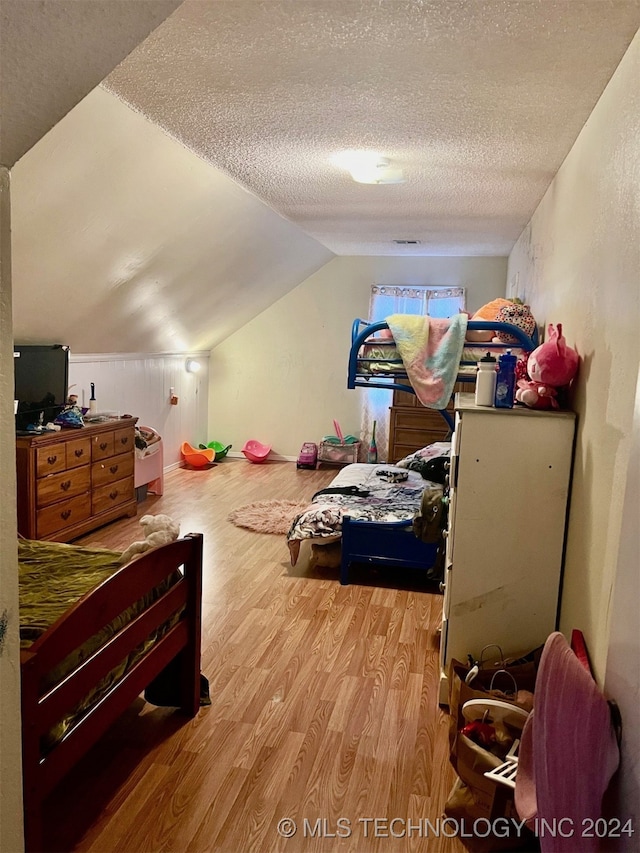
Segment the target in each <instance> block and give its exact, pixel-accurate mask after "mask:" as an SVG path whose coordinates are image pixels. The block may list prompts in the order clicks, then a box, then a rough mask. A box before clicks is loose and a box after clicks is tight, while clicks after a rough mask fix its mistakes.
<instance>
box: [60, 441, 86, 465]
mask: <svg viewBox="0 0 640 853" xmlns="http://www.w3.org/2000/svg"><path fill="white" fill-rule="evenodd" d="M66 458H67V468H77V467H78V466H79V465H87V464H88V463H89V462H90V461H91V439H90V438H74V439H72V440H71V441H67V447H66Z"/></svg>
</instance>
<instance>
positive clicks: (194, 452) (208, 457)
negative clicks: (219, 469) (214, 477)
mask: <svg viewBox="0 0 640 853" xmlns="http://www.w3.org/2000/svg"><path fill="white" fill-rule="evenodd" d="M180 453H182V458H183V459H184V461H185V462H186V463H187V465H191V466H192V467H193V468H204V467H205V466H206V465H212V464H213V462H214V460H215V458H216V452H215V450H212V449H211V448H210V447H205V449H204V450H200V448H198V447H194V446H193V445H192V444H189V442H188V441H183V442H182V444H181V446H180Z"/></svg>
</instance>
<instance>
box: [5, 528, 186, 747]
mask: <svg viewBox="0 0 640 853" xmlns="http://www.w3.org/2000/svg"><path fill="white" fill-rule="evenodd" d="M121 556H122V555H121V553H120V552H119V551H109V550H107V549H102V548H83V547H80V546H75V545H66V544H62V543H59V542H44V541H31V540H19V542H18V571H19V603H20V646H21V648H23V649H24V648H27V649H28V648H29V647H30V646H31V645H32V644H33V643H34V642H35V641H36V640H37V639H38V637H40V636H41V635H42V634H43V633H44V632H45V631H46V630H47V628H49V627H51V625H53V624H54V623H55V622H56V621H57V620H58V619H59V618H60V617H61V616H62V615H63V614H64V613H65V612H66V611H67V610H69V608H70V607H72V605H74V604H75V603H76V602H77V601H78V600H79V599H80V598H82V596H83V595H85V594H86V593H87V592H90V591H91V590H92V589H93V588H95V587H96V586H98V585H99V584H100V583H102V582H103V581H105V580H107V579H108V578H109V577H111V575H113V574H114V573H115V572H116V571H118V569H120V568H122V563H121ZM179 578H180V574H179V573H178V572H177V571H176V573H175V577H174V578H173V579H171V580H167V581H165V582H164V583H163V584H160V585H159V586H158V587H155V588H154V589H153V590H151V591H150V592H149V593H148V594H147V595H145V596H143V597H142V598H140V599H139V600H138V601H136V602H135V603H134V604H133V605H131V607H128V608H127V609H126V610H124V611H123V612H122V613H121V614H120V615H119V616H117V617H116V618H115V619H114V620H113V621H112V622H110V623H109V624H108V625H106V626H105V627H104V628H102V629H101V630H99V631H97V632H96V633H95V634H94V635H93V636H92V637H91V638H90V639H89V640H87V641H86V642H85V643H83V644H82V645H81V646H79V647H78V648H77V649H75V650H74V651H73V652H71V654H69V655H68V656H67V657H66V658H65V659H64V660H63V661H62V662H61V663H60V664H59V665H57V666H56V667H55V668H54V669H52V670H51V672H50V673H48V675H47V677H46V678H45V679H44V681H43V683H42V684H41V690H43V691H44V690H48V689H51V688H52V687H54V686H55V685H56V684H59V683H60V682H61V681H62V679H63V678H65V676H67V675H68V674H69V673H71V672H73V671H74V670H75V669H76V668H77V667H78V666H79V665H80V664H81V663H82V661H84V660H86V659H87V658H89V657H90V656H91V655H92V654H93V653H94V652H95V651H97V649H99V648H101V646H103V645H104V644H105V643H106V642H107V640H109V639H110V638H111V637H113V636H115V635H116V634H117V633H118V631H120V630H121V629H122V628H123V627H124V626H125V625H126V624H128V623H129V622H130V621H131V620H132V619H134V618H135V616H137V615H138V614H139V613H141V612H142V611H143V610H144V609H145V608H146V607H148V606H149V605H150V604H152V603H153V602H154V601H156V600H157V599H158V598H159V597H160V596H161V595H162V594H163V593H164V592H165V591H166V590H167V589H168V587H169V586H170V585H171V584H172V583H175V581H176V580H178V579H179ZM178 619H179V614H176V615H175V616H174V617H173V618H172V619H171V620H169V621H168V622H167V623H165V624H164V625H162V626H161V627H160V628H159V629H157V630H156V631H154V632H152V633H151V634H150V635H149V636H148V637H147V639H146V640H145V641H144V642H143V643H142V644H141V645H139V646H138V647H137V648H136V649H135V650H134V651H133V652H132V653H131V654H130V655H128V656H127V657H126V658H124V659H123V660H122V661H121V662H120V663H119V664H118V665H117V666H116V667H115V668H114V669H113V670H111V672H109V673H108V674H107V675H106V676H105V677H104V679H102V680H101V681H100V682H99V683H98V684H97V685H96V687H95V688H94V689H93V690H92V691H91V692H90V693H89V694H87V696H85V697H84V699H83V700H82V701H81V702H80V703H79V704H78V705H77V706H76V707H75V708H74V709H73V711H72V712H70V713H69V714H67V715H65V716H64V717H63V718H62V719H61V720H60V721H59V722H58V723H57V724H56V725H55V726H54V727H53V728H52V729H51V730H50V731H49V732H48V733H47V735H46V736H45V737H44V738H43V739H42V743H41V747H42V750H43V751H44V752H46V751H48V750H49V749H51V748H52V747H53V746H54V745H55V744H56V743H58V742H59V741H60V740H61V739H62V737H63V735H64V734H65V733H66V732H67V731H68V730H69V729H70V728H71V726H72V725H73V724H74V723H75V722H76V721H77V720H78V719H79V718H80V717H81V716H82V714H83V713H84V712H85V711H86V710H87V709H88V708H90V707H92V706H93V705H95V703H96V702H97V701H98V700H99V699H101V698H102V697H103V696H104V695H105V694H106V693H107V691H108V690H109V689H110V688H111V687H112V685H113V684H115V682H116V681H117V680H118V679H120V678H122V676H123V675H124V673H125V672H127V671H128V669H130V667H131V666H133V664H134V663H135V662H136V661H137V660H139V659H140V658H141V657H142V656H143V655H144V654H145V653H146V652H147V651H148V650H149V649H150V648H151V647H152V646H153V644H154V643H155V642H157V640H158V639H160V637H161V636H163V635H164V634H165V633H166V632H167V631H168V630H169V628H170V627H171V626H172V625H173V624H175V622H176V621H177V620H178Z"/></svg>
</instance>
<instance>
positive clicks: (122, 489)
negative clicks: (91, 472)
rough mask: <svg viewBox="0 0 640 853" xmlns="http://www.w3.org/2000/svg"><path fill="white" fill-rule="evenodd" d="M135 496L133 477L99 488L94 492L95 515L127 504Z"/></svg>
mask: <svg viewBox="0 0 640 853" xmlns="http://www.w3.org/2000/svg"><path fill="white" fill-rule="evenodd" d="M133 494H134V492H133V476H131V477H127V478H126V479H125V480H116V481H115V482H114V483H107V484H106V485H104V486H99V487H98V488H97V489H94V490H93V503H92V511H93V514H94V515H98V514H99V513H101V512H106V511H107V510H109V509H111V507H114V506H118V505H119V504H122V503H126V501H129V500H131V499H132V498H133Z"/></svg>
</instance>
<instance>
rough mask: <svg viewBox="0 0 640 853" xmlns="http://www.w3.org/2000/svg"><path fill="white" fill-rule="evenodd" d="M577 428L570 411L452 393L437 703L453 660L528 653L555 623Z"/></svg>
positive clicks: (445, 693) (442, 697) (444, 695)
mask: <svg viewBox="0 0 640 853" xmlns="http://www.w3.org/2000/svg"><path fill="white" fill-rule="evenodd" d="M574 434H575V415H574V413H573V412H555V411H552V412H547V411H536V410H532V409H525V408H520V407H516V408H513V409H494V408H484V407H481V406H476V405H475V402H474V395H473V394H457V395H456V398H455V432H454V435H453V440H452V449H451V471H450V496H449V500H450V504H449V525H448V531H447V548H446V560H445V577H444V604H443V622H442V635H441V645H440V669H441V683H440V702H441V703H442V704H446V703H447V701H448V679H447V675H448V670H449V663H450V661H451V659H452V658H455V659H456V660H460V661H466V660H467V655H468V654H471V655H473V656H474V658H476V659H477V658H479V657H480V653H481V651H482V648H483V647H484V646H486V645H487V644H489V643H497V644H499V645H500V646H501V647H502V649H503V651H504V653H505V655H511V654H513V653H518V652H525V651H529V650H530V649H532V648H535V647H536V646H538V645H540V644H542V643H544V641H545V640H546V638H547V636H548V635H549V634H550V633H551V632H552V631H554V630H555V628H556V622H557V613H558V599H559V592H560V580H561V570H562V560H563V550H564V537H565V524H566V513H567V499H568V495H569V486H570V481H571V461H572V456H573V442H574ZM490 652H491V654H489V655H488V657H489V658H491V657H492V655H493V657H494V658H495V656H496V652H495V650H494V649H492V650H490Z"/></svg>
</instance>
